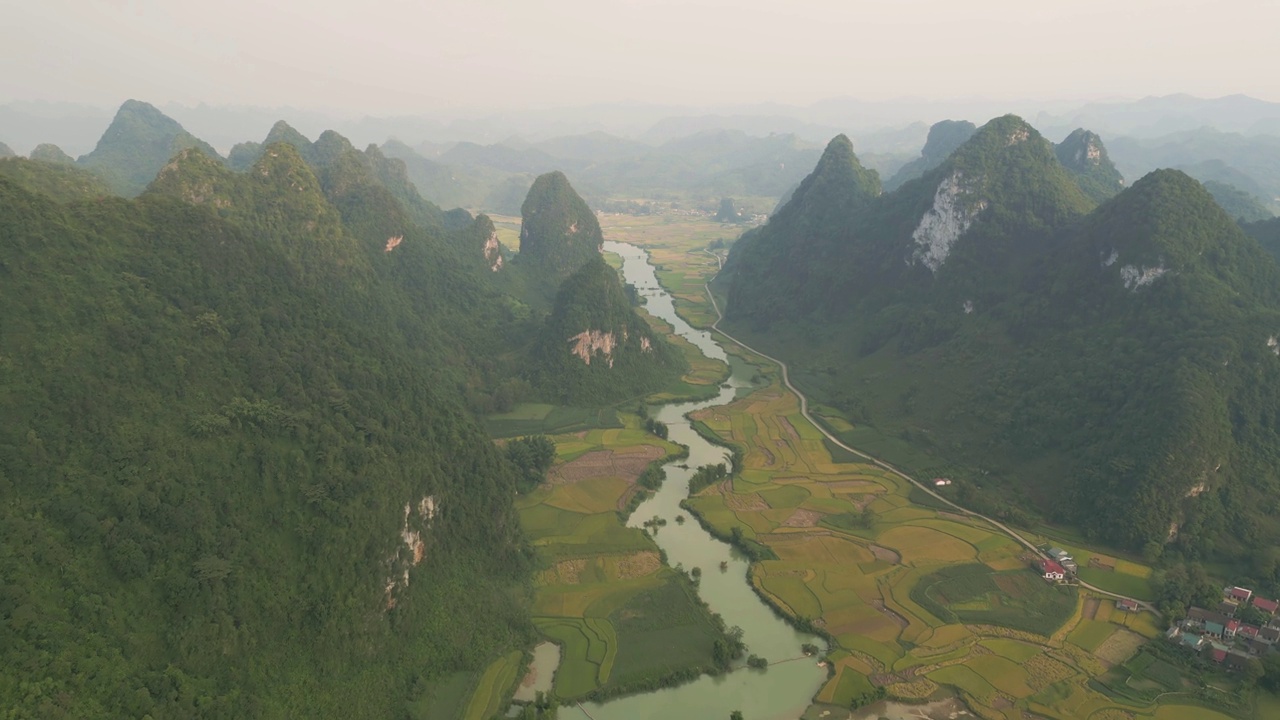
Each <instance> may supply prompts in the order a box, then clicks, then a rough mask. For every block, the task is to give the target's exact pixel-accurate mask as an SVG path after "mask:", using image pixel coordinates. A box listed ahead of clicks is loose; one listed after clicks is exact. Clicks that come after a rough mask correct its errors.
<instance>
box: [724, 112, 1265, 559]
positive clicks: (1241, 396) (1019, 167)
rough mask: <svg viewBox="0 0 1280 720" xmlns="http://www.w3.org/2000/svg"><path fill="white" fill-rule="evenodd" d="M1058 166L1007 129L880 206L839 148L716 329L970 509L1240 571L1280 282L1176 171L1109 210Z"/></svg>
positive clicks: (1019, 128) (728, 278) (1030, 136)
mask: <svg viewBox="0 0 1280 720" xmlns="http://www.w3.org/2000/svg"><path fill="white" fill-rule="evenodd" d="M1082 139H1083V140H1084V141H1085V145H1083V146H1082V147H1088V146H1089V145H1092V144H1093V143H1095V142H1096V143H1098V145H1097V147H1098V150H1099V152H1098V153H1097V155H1098V158H1099V159H1101V158H1102V157H1105V154H1104V152H1105V149H1104V148H1102V147H1101V145H1100V141H1098V140H1096V136H1093V135H1079V136H1077V137H1076V138H1075V140H1073V141H1069V142H1071V143H1078V142H1079V141H1081V140H1082ZM1064 145H1066V146H1069V144H1068V143H1064ZM1060 147H1062V146H1060ZM1064 157H1065V159H1066V160H1067V161H1068V164H1069V163H1070V161H1071V160H1072V159H1074V158H1075V157H1076V153H1074V152H1068V153H1064V154H1063V155H1058V154H1055V152H1054V147H1053V146H1052V144H1051V143H1049V142H1048V141H1047V140H1045V139H1044V138H1043V137H1042V136H1041V135H1040V134H1039V133H1038V132H1037V131H1036V130H1035V129H1034V128H1032V127H1030V126H1029V125H1027V124H1026V123H1025V122H1023V121H1022V120H1020V119H1018V118H1016V117H1011V116H1010V117H1002V118H997V119H995V120H992V121H991V122H989V123H987V124H986V125H984V126H983V127H982V128H981V129H980V130H979V131H978V132H977V133H976V134H974V135H973V137H972V138H970V139H969V140H968V141H967V142H965V144H964V145H962V146H961V147H960V148H959V149H957V150H956V151H955V152H954V153H953V154H952V155H951V156H950V157H949V158H948V159H947V160H946V161H945V162H943V163H942V164H941V165H939V166H938V167H936V168H934V169H932V170H930V171H928V172H926V173H925V174H924V175H923V176H922V177H920V178H918V179H916V180H912V181H909V182H907V183H904V184H903V185H902V187H901V188H899V189H898V190H896V191H894V192H889V193H886V194H882V195H876V194H875V193H874V186H867V185H866V184H865V183H864V182H862V181H860V180H854V179H853V178H857V177H859V176H860V175H861V172H862V171H861V170H860V168H859V166H858V164H857V161H856V158H854V157H852V155H851V153H849V152H847V150H846V149H845V148H844V143H843V142H840V139H839V138H838V139H837V140H836V141H833V142H832V145H831V146H830V147H829V148H828V150H827V154H826V156H824V159H823V161H822V162H820V163H819V164H818V166H817V168H816V169H815V171H814V172H813V174H811V175H810V177H809V178H808V179H806V180H805V183H804V184H802V185H801V190H800V191H798V192H797V195H796V197H793V199H792V200H791V201H790V202H789V203H788V205H787V206H785V207H784V208H782V209H781V210H780V211H779V212H778V213H776V214H775V215H774V217H773V218H771V219H770V221H769V223H768V224H767V225H765V226H764V227H762V228H760V229H759V230H758V231H754V232H752V233H748V234H747V235H746V236H744V237H743V238H742V240H740V241H739V242H738V243H737V244H736V245H735V246H734V248H733V251H732V253H731V255H730V259H729V262H728V263H727V264H726V272H725V274H724V277H723V279H722V280H720V281H718V282H719V284H720V285H721V287H722V288H723V290H724V291H725V292H727V294H728V304H727V310H726V318H727V322H728V324H729V327H730V328H731V329H732V330H733V331H734V332H742V333H744V334H745V335H746V336H747V337H749V338H751V339H752V340H753V341H758V342H760V343H761V345H762V347H763V348H765V349H766V350H767V351H769V352H777V353H778V354H779V355H780V356H781V357H782V358H783V359H785V360H787V361H788V362H790V363H792V364H793V365H794V366H795V373H796V377H797V378H798V379H799V381H800V382H801V383H802V385H803V386H804V387H806V388H807V389H809V390H811V391H813V392H815V393H816V394H817V396H818V398H819V399H823V400H825V401H828V402H831V403H833V404H835V405H837V406H838V407H840V408H841V409H843V410H844V411H846V412H847V413H848V414H849V416H850V417H851V418H853V419H854V421H855V422H863V423H868V424H870V425H874V426H875V427H876V428H878V429H879V430H880V431H881V432H882V433H883V434H884V435H885V436H888V437H894V438H906V439H907V440H908V442H910V443H914V444H918V445H920V446H922V447H925V448H928V449H929V452H931V453H933V454H934V455H935V456H936V457H940V458H946V459H947V460H949V461H950V462H953V463H955V465H954V466H952V467H951V468H950V470H947V472H954V473H956V474H957V475H958V476H960V477H962V478H963V481H962V486H963V487H962V494H961V497H962V498H963V500H964V501H965V502H967V503H969V504H971V505H976V506H977V507H979V508H986V509H988V510H990V511H992V512H995V513H997V514H1001V515H1003V516H1005V517H1011V518H1023V519H1024V521H1025V516H1024V515H1022V514H1021V513H1023V512H1025V511H1027V510H1030V511H1032V512H1035V513H1040V514H1043V515H1044V516H1046V517H1048V518H1050V519H1054V520H1058V521H1069V522H1072V523H1075V524H1077V525H1078V526H1080V527H1082V528H1083V529H1084V530H1085V531H1086V532H1087V533H1089V534H1090V535H1091V536H1093V537H1096V538H1098V539H1101V540H1104V541H1106V542H1110V543H1115V544H1118V545H1122V546H1127V547H1131V548H1136V549H1142V548H1144V547H1148V546H1150V547H1154V548H1155V550H1154V551H1152V550H1151V549H1150V547H1148V552H1155V553H1156V554H1158V553H1159V551H1160V549H1162V547H1163V546H1166V545H1168V547H1169V548H1170V549H1174V550H1176V551H1177V552H1179V553H1182V554H1183V556H1185V557H1205V556H1209V555H1217V556H1221V557H1230V558H1233V559H1235V560H1241V559H1247V558H1248V552H1249V548H1250V547H1253V546H1255V545H1256V544H1257V543H1258V542H1264V543H1274V542H1276V541H1277V540H1280V526H1278V525H1277V524H1276V523H1274V521H1273V520H1272V515H1271V510H1270V509H1269V508H1271V507H1272V506H1271V504H1270V500H1269V498H1271V497H1273V496H1274V490H1275V489H1276V488H1277V486H1278V485H1280V478H1278V477H1277V476H1276V473H1275V472H1274V470H1272V469H1271V468H1272V465H1271V462H1270V460H1269V458H1270V457H1271V454H1272V452H1273V448H1275V447H1277V445H1276V442H1277V440H1280V437H1278V436H1277V435H1276V430H1275V428H1274V426H1273V424H1272V423H1271V421H1270V420H1269V419H1268V417H1269V416H1268V415H1267V414H1266V411H1265V410H1263V408H1266V407H1269V406H1271V405H1273V404H1275V403H1276V402H1277V401H1280V397H1277V396H1276V393H1277V392H1280V362H1277V361H1276V357H1277V355H1276V352H1275V348H1274V347H1272V346H1273V345H1274V344H1275V342H1274V338H1272V336H1273V335H1274V334H1275V333H1276V331H1277V328H1278V327H1280V269H1278V268H1277V266H1276V265H1275V263H1274V262H1271V261H1270V260H1269V259H1268V258H1266V257H1265V256H1264V255H1263V253H1262V251H1261V249H1260V248H1259V247H1258V246H1257V244H1256V243H1254V242H1253V241H1251V240H1250V239H1248V238H1247V237H1245V236H1244V235H1243V234H1242V233H1241V232H1240V230H1239V228H1238V227H1237V226H1236V224H1235V223H1234V222H1233V221H1232V220H1231V218H1230V217H1228V216H1227V215H1226V214H1225V213H1224V212H1223V211H1222V210H1221V209H1220V208H1219V207H1218V206H1217V205H1216V204H1215V203H1214V201H1213V198H1212V197H1211V196H1210V195H1209V193H1208V192H1206V191H1205V189H1204V188H1203V187H1202V186H1201V185H1200V184H1199V183H1197V182H1195V181H1194V180H1192V179H1191V178H1188V177H1187V176H1186V175H1184V174H1182V173H1180V172H1177V171H1160V172H1157V173H1154V174H1151V175H1149V176H1147V177H1144V178H1142V179H1141V180H1140V181H1139V182H1136V183H1134V185H1133V187H1131V188H1128V189H1125V190H1123V191H1121V192H1120V193H1119V194H1118V195H1116V196H1115V197H1114V198H1113V199H1111V200H1108V201H1105V202H1104V203H1103V204H1101V205H1098V204H1097V201H1096V200H1095V199H1092V198H1091V197H1090V196H1089V193H1087V192H1086V190H1087V189H1088V187H1089V182H1088V180H1089V178H1088V176H1082V175H1080V174H1079V173H1072V172H1070V171H1069V169H1068V168H1067V167H1066V166H1064V164H1063V159H1062V158H1064ZM1086 157H1087V153H1086ZM837 160H838V161H839V162H836V161H837ZM1112 172H1113V170H1112ZM1108 174H1109V173H1108ZM841 178H843V179H841ZM806 186H809V187H828V188H830V189H829V190H828V191H826V192H825V193H824V195H823V196H824V198H825V199H824V201H822V202H816V203H815V202H813V200H812V198H809V197H806V196H805V194H802V193H803V191H804V190H805V188H806ZM765 278H768V280H767V281H766V280H765ZM1082 418H1088V419H1089V420H1088V421H1087V422H1082V421H1081V419H1082ZM916 469H917V470H921V471H925V472H929V471H935V470H936V469H927V468H916Z"/></svg>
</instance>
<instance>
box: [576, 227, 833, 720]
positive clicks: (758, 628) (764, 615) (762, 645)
mask: <svg viewBox="0 0 1280 720" xmlns="http://www.w3.org/2000/svg"><path fill="white" fill-rule="evenodd" d="M605 249H606V250H607V251H609V252H612V253H616V254H617V255H620V256H621V257H622V258H623V265H622V273H623V276H624V277H625V279H626V281H627V282H629V283H631V284H632V285H635V286H636V289H637V290H639V291H640V293H641V295H643V296H644V298H645V309H646V310H648V311H649V312H650V313H651V314H653V315H654V316H656V317H659V318H662V319H663V320H665V321H667V322H669V323H671V324H672V325H673V326H674V327H675V330H676V332H677V333H678V334H679V335H681V336H682V337H684V338H686V339H688V340H689V341H690V342H692V343H694V344H695V345H697V346H698V348H699V349H701V350H702V352H703V353H704V354H706V355H707V356H708V357H712V358H717V359H720V360H726V359H727V358H726V355H725V352H724V349H723V348H722V347H720V345H719V344H717V343H716V342H715V340H714V339H713V338H712V337H711V335H710V334H709V333H706V332H704V331H701V330H695V329H694V328H692V327H690V326H689V324H688V323H686V322H685V321H684V320H683V319H681V318H680V316H678V315H676V313H675V308H674V306H673V304H672V300H671V296H670V295H669V294H667V292H666V291H665V290H663V289H662V286H661V285H659V284H658V280H657V277H656V276H655V275H654V270H653V266H652V265H650V264H649V261H648V253H646V252H645V251H644V250H642V249H640V248H637V247H635V246H633V245H628V244H625V243H616V242H606V243H605ZM752 372H753V371H751V370H745V369H744V370H743V371H741V372H735V373H734V375H733V376H731V377H730V378H729V380H728V383H727V384H728V385H729V387H727V388H722V389H721V392H720V394H719V395H718V396H717V397H715V398H713V399H711V400H704V401H701V402H693V403H682V404H678V405H664V406H661V407H656V408H652V409H651V412H652V414H653V415H654V416H655V417H656V418H658V419H659V420H661V421H663V422H665V423H667V425H668V426H669V427H670V430H671V439H672V440H674V441H675V442H678V443H681V444H682V445H686V446H688V447H689V458H688V459H687V460H679V461H676V463H673V464H668V465H667V466H666V471H667V480H666V482H665V483H663V486H662V489H661V490H660V491H658V493H657V494H655V495H654V497H653V498H651V499H649V500H648V501H646V502H645V503H644V504H642V505H641V506H640V507H639V508H638V509H637V510H636V512H635V513H634V514H633V515H632V516H631V523H630V524H631V525H633V526H636V527H639V526H640V525H641V524H642V523H643V522H644V521H645V520H647V519H649V518H652V517H653V516H654V515H657V516H658V517H661V518H664V519H666V520H667V525H666V526H665V527H662V528H661V529H660V530H659V531H658V533H657V535H656V537H655V540H657V543H658V545H659V546H661V547H662V549H663V550H665V551H666V553H667V558H668V561H669V562H670V563H671V565H673V566H674V565H683V566H684V568H685V570H692V569H693V568H695V567H697V568H702V581H701V585H700V587H699V593H700V594H701V595H702V599H703V600H705V601H706V603H707V604H708V605H709V606H710V607H711V609H712V611H714V612H717V613H720V615H721V616H723V617H724V620H725V623H727V624H728V625H729V626H734V625H737V626H738V627H741V628H742V629H743V631H744V640H745V641H746V643H747V646H748V652H749V653H753V654H756V655H760V656H761V657H764V658H766V659H768V660H769V661H770V662H773V663H777V662H779V661H783V660H791V659H793V658H798V659H795V660H794V661H791V662H782V663H781V664H778V665H772V666H770V667H769V669H768V670H767V671H759V670H750V669H747V668H745V667H743V668H738V669H735V670H734V671H733V672H730V673H728V674H727V675H723V676H720V677H714V678H713V677H702V678H700V679H699V680H697V681H695V682H692V683H689V684H687V685H681V686H680V687H675V688H667V689H664V690H657V691H654V692H648V693H643V694H639V695H631V696H627V697H623V698H618V699H616V700H611V701H609V702H605V703H584V704H583V707H584V708H585V710H586V713H589V715H590V717H591V718H594V719H595V720H646V719H648V718H652V719H653V720H658V719H659V718H661V719H663V720H727V718H728V717H729V713H730V712H731V711H733V710H741V711H742V713H743V715H744V716H745V717H746V718H747V720H789V719H792V718H798V717H800V715H801V713H802V712H804V709H805V708H806V707H807V706H808V705H809V702H810V700H811V698H812V697H813V695H814V694H815V693H816V692H817V691H818V688H819V687H821V686H822V683H823V682H824V681H825V680H826V678H827V673H826V670H825V669H823V668H820V667H818V665H817V663H816V661H815V660H814V659H813V658H804V657H802V653H801V651H800V645H801V644H803V643H807V642H808V643H813V644H815V645H818V646H820V647H821V646H823V644H824V643H823V642H822V640H820V639H819V638H815V637H813V636H810V635H805V634H802V633H798V632H796V631H795V630H793V629H792V628H791V626H789V625H787V624H786V623H785V622H783V621H782V620H780V619H779V618H778V617H777V616H776V615H774V613H773V611H772V610H770V609H769V608H768V607H767V606H766V605H765V604H764V603H763V602H761V600H760V598H758V597H757V596H756V594H755V593H754V592H753V591H752V590H751V588H750V587H749V586H748V584H747V565H748V562H747V560H746V558H744V557H743V556H742V555H741V554H740V553H738V552H737V551H735V550H733V549H732V548H731V547H730V546H729V545H727V544H725V543H723V542H720V541H719V540H716V539H715V538H713V537H711V536H710V535H709V534H707V532H706V531H704V530H703V529H702V528H701V527H699V525H698V523H697V522H696V521H695V520H693V519H692V518H689V519H688V521H687V522H685V523H684V524H683V525H680V524H677V523H676V516H677V515H681V514H683V515H685V516H686V517H688V513H687V512H686V511H685V510H683V509H681V508H680V501H681V500H682V499H684V498H685V497H686V496H687V495H688V487H689V477H690V476H691V475H692V474H693V471H694V469H696V468H697V467H698V466H700V465H707V464H715V463H719V462H727V461H728V454H727V451H726V450H725V449H724V448H721V447H717V446H715V445H712V444H711V443H709V442H707V441H706V440H703V439H702V437H700V436H699V435H698V434H697V433H696V432H694V431H693V429H692V428H691V427H690V426H689V422H688V420H686V419H685V417H684V416H685V414H686V413H689V412H692V411H694V410H698V409H701V408H705V407H714V406H717V405H724V404H726V403H728V402H730V401H731V400H733V398H734V397H735V396H736V395H737V393H738V391H739V389H741V388H749V387H751V383H750V381H749V377H750V375H751V374H752ZM677 465H688V469H684V468H680V467H677ZM722 562H724V563H727V567H726V568H725V569H724V570H721V569H720V564H721V563H722ZM560 716H561V717H562V718H573V719H574V720H577V719H578V718H585V717H587V715H586V714H584V713H583V711H582V710H579V709H578V708H577V707H576V706H575V707H572V708H565V709H563V710H561V712H560Z"/></svg>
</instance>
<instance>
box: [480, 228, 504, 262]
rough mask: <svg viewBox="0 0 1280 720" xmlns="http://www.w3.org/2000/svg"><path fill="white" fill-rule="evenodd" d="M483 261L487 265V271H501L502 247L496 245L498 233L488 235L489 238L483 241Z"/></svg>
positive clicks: (493, 232)
mask: <svg viewBox="0 0 1280 720" xmlns="http://www.w3.org/2000/svg"><path fill="white" fill-rule="evenodd" d="M483 252H484V261H485V262H486V263H488V264H489V269H490V270H492V271H493V272H498V271H499V270H501V269H502V247H501V246H500V245H499V243H498V232H497V231H496V230H495V231H492V232H490V233H489V238H488V239H487V240H485V241H484V251H483Z"/></svg>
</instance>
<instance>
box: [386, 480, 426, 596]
mask: <svg viewBox="0 0 1280 720" xmlns="http://www.w3.org/2000/svg"><path fill="white" fill-rule="evenodd" d="M414 510H415V508H414V507H413V505H412V503H405V504H404V521H403V522H402V523H401V526H400V541H401V542H402V543H403V544H404V547H402V548H397V549H396V553H395V554H394V555H392V556H391V557H390V558H387V563H388V564H389V565H390V566H391V575H390V576H389V577H388V578H387V584H386V609H387V610H390V609H392V608H394V607H395V606H396V597H395V593H396V591H397V590H400V589H403V588H407V587H409V570H411V569H412V568H414V567H416V566H418V565H419V564H421V563H422V561H423V560H425V559H426V557H427V543H426V541H425V540H424V539H423V534H424V533H425V532H426V531H428V530H430V529H431V524H432V521H433V520H435V517H436V511H437V507H436V499H435V496H433V495H425V496H423V498H422V499H421V500H419V501H418V505H417V508H416V510H417V513H416V516H415V513H414ZM414 525H417V526H418V527H414ZM406 556H407V557H406Z"/></svg>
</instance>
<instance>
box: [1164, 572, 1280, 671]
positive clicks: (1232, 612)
mask: <svg viewBox="0 0 1280 720" xmlns="http://www.w3.org/2000/svg"><path fill="white" fill-rule="evenodd" d="M1243 607H1253V608H1254V609H1256V610H1257V611H1258V613H1259V614H1261V615H1262V617H1264V618H1266V623H1265V624H1264V625H1252V624H1249V623H1246V622H1242V621H1241V620H1239V619H1237V618H1236V614H1237V613H1239V612H1240V609H1241V608H1243ZM1278 610H1280V603H1277V602H1276V601H1275V600H1268V599H1266V598H1263V597H1258V596H1256V595H1254V594H1253V591H1252V590H1249V589H1248V588H1240V587H1229V588H1226V589H1225V590H1223V592H1222V602H1221V603H1219V604H1218V606H1217V608H1215V609H1213V610H1207V609H1205V608H1199V607H1193V608H1191V609H1190V610H1188V611H1187V616H1186V618H1184V619H1183V620H1182V621H1181V622H1179V623H1177V624H1175V625H1174V626H1173V627H1171V628H1169V632H1168V633H1167V634H1166V635H1167V637H1168V638H1169V639H1170V640H1172V641H1174V642H1177V643H1180V644H1182V645H1183V646H1185V647H1188V648H1190V649H1192V650H1194V651H1196V652H1205V653H1208V656H1209V657H1210V658H1211V659H1212V660H1213V661H1214V662H1217V663H1223V664H1225V665H1226V666H1227V667H1230V668H1238V667H1243V666H1244V664H1245V663H1247V662H1248V661H1249V659H1250V658H1256V657H1258V656H1260V655H1263V654H1265V653H1267V652H1270V651H1271V650H1272V649H1275V648H1276V647H1277V645H1280V617H1277V615H1276V613H1277V611H1278Z"/></svg>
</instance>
